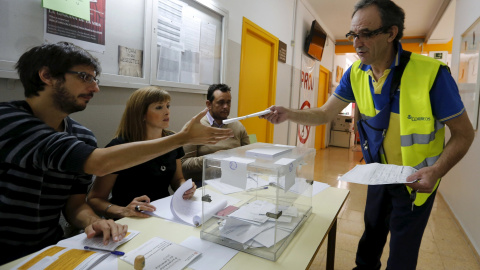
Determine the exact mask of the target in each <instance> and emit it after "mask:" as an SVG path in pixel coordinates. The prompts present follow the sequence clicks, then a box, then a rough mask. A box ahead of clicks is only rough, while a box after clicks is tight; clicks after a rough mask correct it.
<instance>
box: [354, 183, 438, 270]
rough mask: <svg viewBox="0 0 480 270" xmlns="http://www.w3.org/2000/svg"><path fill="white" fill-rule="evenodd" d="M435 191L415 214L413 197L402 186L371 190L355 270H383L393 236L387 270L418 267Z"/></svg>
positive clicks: (368, 194) (416, 207) (386, 186)
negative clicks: (387, 249) (382, 257)
mask: <svg viewBox="0 0 480 270" xmlns="http://www.w3.org/2000/svg"><path fill="white" fill-rule="evenodd" d="M435 195H436V191H435V192H434V193H433V194H432V195H430V197H429V198H428V199H427V201H426V202H425V203H424V204H423V205H422V206H415V207H414V208H413V211H412V203H411V201H410V194H409V193H408V191H407V188H406V186H405V185H403V184H390V185H370V186H368V193H367V203H366V206H365V216H364V221H365V231H364V233H363V235H362V238H361V239H360V242H359V244H358V249H357V257H356V260H355V263H356V264H357V267H356V268H354V270H377V269H380V267H381V263H380V258H381V256H382V252H383V248H384V246H385V243H386V241H387V235H388V233H389V232H390V234H391V235H390V254H389V257H388V262H387V269H388V270H396V269H401V270H410V269H415V268H416V266H417V259H418V252H419V249H420V243H421V241H422V236H423V232H424V231H425V227H426V226H427V222H428V218H429V216H430V212H431V211H432V206H433V202H434V200H435Z"/></svg>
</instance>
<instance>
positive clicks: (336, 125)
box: [332, 115, 354, 131]
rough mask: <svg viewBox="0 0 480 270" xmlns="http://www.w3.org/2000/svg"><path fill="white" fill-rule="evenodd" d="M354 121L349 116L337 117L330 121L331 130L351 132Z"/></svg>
mask: <svg viewBox="0 0 480 270" xmlns="http://www.w3.org/2000/svg"><path fill="white" fill-rule="evenodd" d="M353 129H354V121H353V117H352V116H349V115H337V116H336V117H335V119H334V120H333V121H332V130H338V131H353Z"/></svg>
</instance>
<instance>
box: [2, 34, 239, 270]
mask: <svg viewBox="0 0 480 270" xmlns="http://www.w3.org/2000/svg"><path fill="white" fill-rule="evenodd" d="M16 69H17V70H18V74H19V77H20V81H21V82H22V84H23V87H24V91H25V100H17V101H11V102H0V194H1V196H0V245H1V246H2V248H3V251H2V255H1V256H0V265H1V264H4V263H7V262H9V261H12V260H15V259H17V258H20V257H22V256H25V255H28V254H30V253H33V252H35V251H38V250H40V249H42V248H44V247H46V246H49V245H54V244H56V243H57V242H58V241H59V240H61V239H62V236H63V231H62V229H61V227H60V225H59V219H60V213H61V212H62V213H63V214H64V215H65V219H66V220H67V221H68V222H69V223H70V224H72V225H73V226H74V227H76V228H79V229H83V230H84V231H85V234H86V235H87V237H88V238H92V237H94V236H95V235H102V236H103V243H104V244H105V245H106V244H108V243H109V242H110V241H115V242H118V241H120V240H122V239H123V238H124V237H125V235H126V233H127V229H128V227H127V226H126V225H121V224H118V223H115V222H114V221H113V220H111V219H109V220H106V219H102V218H100V217H99V216H98V215H96V214H95V213H94V211H93V210H92V208H91V207H90V206H89V205H88V204H87V203H86V201H85V198H86V192H87V188H88V186H89V185H90V184H91V182H92V178H93V175H97V176H103V175H106V174H110V173H112V172H116V171H120V170H123V169H126V168H129V167H132V166H135V165H138V164H141V163H143V162H146V161H148V160H151V159H153V158H155V157H158V156H161V155H163V154H165V153H167V152H169V151H172V150H173V149H175V148H178V147H181V146H183V145H184V144H186V143H192V144H201V143H216V142H217V141H219V140H221V139H225V138H227V137H231V136H232V134H231V132H230V131H229V130H228V129H216V128H212V127H206V126H204V125H202V124H200V118H202V117H203V116H204V115H205V114H206V110H205V111H204V112H203V113H200V114H198V115H197V116H195V118H193V119H192V120H191V121H190V122H189V124H187V125H185V128H184V129H182V130H181V131H180V132H178V133H176V134H174V135H171V136H168V137H163V138H158V139H152V140H148V141H142V142H135V143H126V144H122V145H117V146H112V147H109V148H97V140H96V138H95V136H94V134H93V133H92V132H91V131H90V130H89V129H87V128H86V127H84V126H82V125H81V124H80V123H78V122H76V121H75V120H73V119H72V118H70V117H69V115H70V114H72V113H74V112H78V111H82V110H84V109H85V108H86V107H87V104H88V102H89V101H90V100H91V99H92V98H93V96H94V94H95V93H97V92H99V91H100V89H99V87H98V82H99V81H98V79H97V76H99V74H100V69H101V68H100V63H99V62H98V60H97V59H96V58H95V57H93V56H92V55H90V54H89V53H88V52H87V51H85V50H84V49H82V48H80V47H78V46H75V45H73V44H71V43H67V42H59V43H56V44H44V45H40V46H37V47H34V48H32V49H30V50H29V51H27V52H26V53H24V54H23V55H22V56H21V57H20V59H19V60H18V62H17V64H16ZM106 210H107V209H106ZM106 210H105V211H106Z"/></svg>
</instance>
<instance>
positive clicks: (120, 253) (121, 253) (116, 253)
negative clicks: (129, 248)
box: [83, 246, 125, 256]
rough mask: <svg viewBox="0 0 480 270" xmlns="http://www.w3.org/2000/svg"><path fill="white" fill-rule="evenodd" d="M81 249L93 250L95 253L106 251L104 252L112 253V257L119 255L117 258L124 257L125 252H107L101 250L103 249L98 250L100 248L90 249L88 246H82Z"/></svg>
mask: <svg viewBox="0 0 480 270" xmlns="http://www.w3.org/2000/svg"><path fill="white" fill-rule="evenodd" d="M83 248H84V249H88V250H95V251H106V252H110V253H112V254H113V255H119V256H123V255H125V252H122V251H116V250H114V251H108V250H103V249H100V248H92V247H89V246H84V247H83Z"/></svg>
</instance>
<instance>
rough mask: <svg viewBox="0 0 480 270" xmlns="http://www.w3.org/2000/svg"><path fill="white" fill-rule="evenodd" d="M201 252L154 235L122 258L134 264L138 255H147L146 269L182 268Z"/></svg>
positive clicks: (177, 269)
mask: <svg viewBox="0 0 480 270" xmlns="http://www.w3.org/2000/svg"><path fill="white" fill-rule="evenodd" d="M200 254H201V253H200V252H198V251H196V250H193V249H190V248H187V247H184V246H181V245H179V244H176V243H173V242H170V241H168V240H165V239H162V238H159V237H153V238H151V239H150V240H148V241H147V242H146V243H144V244H143V245H141V246H140V247H138V248H136V249H134V250H132V251H130V252H128V253H127V254H125V256H122V257H120V259H122V260H124V261H126V262H127V263H129V264H131V265H133V264H134V262H135V258H136V257H137V256H138V255H143V256H144V257H145V269H159V270H162V269H164V270H166V269H168V270H180V269H184V268H185V267H186V266H187V265H189V264H190V263H191V262H192V261H193V260H194V259H195V258H197V257H198V256H199V255H200Z"/></svg>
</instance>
